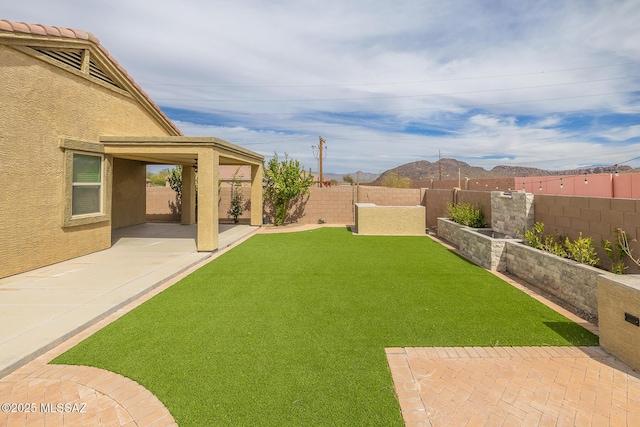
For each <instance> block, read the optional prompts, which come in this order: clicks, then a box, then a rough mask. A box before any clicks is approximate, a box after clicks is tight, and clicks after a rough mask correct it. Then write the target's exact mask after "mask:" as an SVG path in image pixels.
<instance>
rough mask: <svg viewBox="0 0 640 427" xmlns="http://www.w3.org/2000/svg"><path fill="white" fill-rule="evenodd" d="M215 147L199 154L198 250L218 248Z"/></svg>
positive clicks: (216, 156)
mask: <svg viewBox="0 0 640 427" xmlns="http://www.w3.org/2000/svg"><path fill="white" fill-rule="evenodd" d="M219 164H220V155H219V153H218V152H217V151H216V150H214V149H213V148H209V149H204V150H200V151H199V154H198V251H200V252H205V251H214V250H216V249H218V167H219Z"/></svg>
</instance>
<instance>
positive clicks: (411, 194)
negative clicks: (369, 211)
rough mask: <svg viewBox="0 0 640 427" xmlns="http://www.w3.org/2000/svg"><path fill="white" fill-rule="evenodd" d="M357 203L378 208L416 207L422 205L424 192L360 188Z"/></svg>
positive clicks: (403, 189)
mask: <svg viewBox="0 0 640 427" xmlns="http://www.w3.org/2000/svg"><path fill="white" fill-rule="evenodd" d="M356 188H357V189H358V200H357V203H375V204H376V205H378V206H416V205H419V204H421V203H422V194H423V190H420V189H419V188H388V187H367V186H363V185H361V186H358V187H356Z"/></svg>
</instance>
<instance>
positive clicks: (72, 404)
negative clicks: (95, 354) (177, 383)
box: [0, 362, 177, 427]
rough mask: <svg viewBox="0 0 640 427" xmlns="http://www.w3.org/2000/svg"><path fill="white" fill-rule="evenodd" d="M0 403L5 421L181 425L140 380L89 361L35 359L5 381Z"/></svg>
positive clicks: (1, 418)
mask: <svg viewBox="0 0 640 427" xmlns="http://www.w3.org/2000/svg"><path fill="white" fill-rule="evenodd" d="M0 402H1V403H2V405H3V406H2V412H0V425H3V426H16V427H17V426H47V427H49V426H72V427H75V426H131V427H132V426H157V427H163V426H176V425H177V424H176V423H175V421H174V419H173V417H172V416H171V414H170V413H169V411H168V410H167V409H166V408H165V407H164V405H163V404H162V403H161V402H160V401H159V400H158V399H157V398H156V397H155V396H154V395H153V394H152V393H151V392H150V391H148V390H147V389H146V388H144V387H142V386H141V385H140V384H138V383H136V382H135V381H132V380H130V379H128V378H126V377H123V376H121V375H118V374H114V373H113V372H109V371H105V370H102V369H98V368H91V367H88V366H68V365H43V366H41V367H37V366H36V364H35V363H33V362H32V363H31V364H30V365H29V366H26V367H23V368H21V369H18V370H17V371H15V372H14V373H12V374H10V375H7V376H6V377H4V378H2V379H1V380H0ZM7 405H8V406H7Z"/></svg>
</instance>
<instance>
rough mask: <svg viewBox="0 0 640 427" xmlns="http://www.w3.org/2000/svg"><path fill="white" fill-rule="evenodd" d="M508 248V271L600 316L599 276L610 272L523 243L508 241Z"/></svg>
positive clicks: (587, 311) (577, 306) (593, 314)
mask: <svg viewBox="0 0 640 427" xmlns="http://www.w3.org/2000/svg"><path fill="white" fill-rule="evenodd" d="M506 249H507V256H506V258H507V271H508V272H509V273H511V274H513V275H515V276H517V277H518V278H520V279H522V280H524V281H526V282H528V283H531V284H532V285H534V286H537V287H539V288H540V289H542V290H544V291H546V292H549V293H550V294H552V295H555V296H556V297H558V298H560V299H561V300H563V301H566V302H568V303H569V304H571V305H572V306H574V307H576V308H578V309H580V310H583V311H585V312H586V313H588V314H590V315H592V316H594V317H597V316H598V295H597V294H598V277H599V276H600V275H603V274H605V275H606V274H609V275H612V274H611V273H607V272H605V271H604V270H601V269H598V268H595V267H590V266H588V265H584V264H579V263H577V262H576V261H573V260H569V259H566V258H561V257H559V256H556V255H553V254H551V253H549V252H545V251H541V250H539V249H535V248H532V247H529V246H527V245H525V244H523V243H517V242H507V244H506Z"/></svg>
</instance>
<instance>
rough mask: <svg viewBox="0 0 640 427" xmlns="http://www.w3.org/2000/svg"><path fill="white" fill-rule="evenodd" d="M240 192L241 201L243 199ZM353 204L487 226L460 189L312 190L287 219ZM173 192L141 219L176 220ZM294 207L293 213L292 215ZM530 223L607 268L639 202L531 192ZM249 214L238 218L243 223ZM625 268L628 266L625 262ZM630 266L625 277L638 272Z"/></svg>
mask: <svg viewBox="0 0 640 427" xmlns="http://www.w3.org/2000/svg"><path fill="white" fill-rule="evenodd" d="M248 191H249V189H248V188H245V189H244V192H245V199H247V200H248V198H249V193H248ZM229 200H230V187H229V185H228V184H227V183H223V184H222V187H221V194H220V208H219V215H220V219H221V220H223V221H224V220H229V218H228V215H227V210H228V208H229ZM355 203H375V204H377V205H379V206H415V205H423V206H425V208H426V224H425V226H426V228H435V227H436V226H437V218H438V217H446V216H447V205H448V204H449V203H471V204H473V205H479V206H481V207H482V209H483V212H484V215H485V219H486V221H487V223H491V192H489V191H478V190H460V189H418V188H409V189H399V188H386V187H367V186H362V185H361V186H344V187H342V186H339V187H329V188H319V187H312V188H311V192H310V194H308V195H306V196H304V197H303V199H302V202H301V205H300V206H296V207H294V208H292V217H291V219H292V220H295V221H297V222H300V223H306V224H315V223H317V222H318V220H319V219H322V220H323V221H325V222H326V223H345V224H353V223H354V222H355V218H354V212H355V211H354V206H355ZM175 207H176V200H175V193H174V192H173V190H171V189H170V188H168V187H147V221H149V222H156V221H161V222H162V221H167V222H171V221H179V220H180V215H179V210H176V211H174V210H173V209H175ZM296 209H297V212H295V211H296ZM534 211H535V221H537V222H542V223H544V225H545V231H547V232H549V233H554V232H555V231H556V230H557V231H558V233H560V234H561V235H563V236H567V237H569V238H571V239H575V238H577V237H578V235H579V233H580V232H582V235H583V236H590V237H592V238H593V241H594V246H595V247H596V251H597V252H598V256H599V257H600V260H601V263H602V265H603V267H605V268H608V267H609V266H610V261H609V258H607V256H606V253H605V252H604V250H603V249H602V248H601V247H600V240H601V239H607V240H609V241H612V242H613V241H614V239H615V235H614V232H613V230H614V228H618V227H619V228H622V229H623V230H625V231H626V233H627V235H628V237H629V241H630V242H631V241H632V240H634V239H638V238H639V237H640V200H638V199H621V198H608V197H583V196H563V195H545V194H542V195H541V194H536V195H535V200H534ZM248 218H249V212H248V211H247V212H245V214H243V215H242V216H241V219H245V220H248ZM631 245H632V248H633V249H634V254H635V255H636V256H637V257H640V245H639V244H638V242H631ZM627 264H628V265H630V264H631V263H627ZM639 272H640V268H636V267H635V266H632V267H630V268H629V270H627V273H639Z"/></svg>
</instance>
